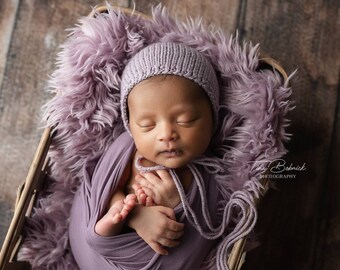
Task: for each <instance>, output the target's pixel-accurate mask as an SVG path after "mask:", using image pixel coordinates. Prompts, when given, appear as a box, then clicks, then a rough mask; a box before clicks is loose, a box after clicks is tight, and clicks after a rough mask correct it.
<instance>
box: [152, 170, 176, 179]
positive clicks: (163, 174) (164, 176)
mask: <svg viewBox="0 0 340 270" xmlns="http://www.w3.org/2000/svg"><path fill="white" fill-rule="evenodd" d="M156 173H157V175H158V176H159V177H160V178H161V179H162V180H163V181H173V180H172V177H171V174H170V173H169V171H168V170H157V171H156Z"/></svg>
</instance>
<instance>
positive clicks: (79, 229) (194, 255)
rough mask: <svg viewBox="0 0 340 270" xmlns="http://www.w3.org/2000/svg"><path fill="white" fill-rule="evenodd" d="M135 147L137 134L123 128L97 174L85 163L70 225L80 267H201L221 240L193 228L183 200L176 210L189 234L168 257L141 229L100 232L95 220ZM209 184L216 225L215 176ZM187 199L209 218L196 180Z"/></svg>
mask: <svg viewBox="0 0 340 270" xmlns="http://www.w3.org/2000/svg"><path fill="white" fill-rule="evenodd" d="M134 151H135V146H134V143H133V141H132V138H131V137H130V136H129V135H128V133H123V134H122V135H121V136H120V137H119V138H118V139H117V140H116V141H115V142H114V143H113V144H112V145H111V146H110V147H109V149H108V151H107V152H106V153H105V154H104V155H103V156H102V158H101V159H100V160H99V162H98V164H97V166H96V168H95V170H94V173H93V176H92V177H91V176H90V175H89V173H88V172H87V168H86V165H85V167H84V181H83V183H82V185H81V186H80V188H79V190H78V193H77V194H76V196H75V200H74V203H73V207H72V210H71V219H70V227H69V235H70V243H71V248H72V252H73V255H74V257H75V259H76V261H77V263H78V265H79V267H80V269H82V270H83V269H84V270H86V269H101V270H105V269H110V270H112V269H138V270H140V269H183V270H184V269H199V267H200V266H201V264H202V262H203V260H204V259H205V258H206V257H207V256H208V254H209V253H210V251H211V250H212V249H213V248H214V247H215V246H216V244H217V242H218V240H207V239H205V238H204V237H203V236H202V235H201V234H200V233H199V232H198V231H197V230H196V229H195V228H193V227H192V225H191V224H190V223H189V222H188V221H187V219H186V216H185V214H184V211H183V208H182V204H179V205H178V206H177V207H176V208H175V213H176V216H177V220H178V221H180V222H183V223H184V224H185V231H184V235H183V236H182V238H181V239H180V245H179V246H178V247H176V248H172V249H169V255H168V256H160V255H158V254H156V253H155V252H154V251H153V250H152V249H151V248H150V247H149V246H148V244H147V243H146V242H144V240H143V239H141V238H140V237H139V235H138V234H137V233H135V232H129V233H124V234H120V235H116V236H111V237H103V236H100V235H98V234H96V233H95V231H94V227H95V224H96V222H97V220H98V219H99V218H100V217H101V216H102V215H103V213H104V211H106V207H107V204H108V202H109V200H110V199H111V196H112V194H113V192H114V190H115V188H116V187H117V184H118V182H119V179H120V178H121V176H122V174H123V171H124V169H125V167H126V165H127V164H128V163H129V162H130V161H131V155H133V153H134ZM203 174H204V176H205V177H207V176H206V174H205V173H203ZM205 189H206V192H207V197H209V200H208V209H209V213H210V215H211V216H212V217H214V221H213V223H214V224H215V223H216V222H217V221H216V220H217V215H216V205H217V200H218V191H217V187H216V184H215V183H214V181H206V185H205ZM186 199H187V200H188V202H189V204H190V206H191V207H192V209H193V210H194V211H195V212H196V215H197V217H198V219H199V220H202V219H204V217H203V215H202V212H201V211H200V209H201V207H202V205H201V199H200V197H199V196H198V188H197V185H196V183H195V181H193V184H192V186H191V188H190V191H189V192H188V194H186Z"/></svg>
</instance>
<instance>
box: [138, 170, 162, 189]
mask: <svg viewBox="0 0 340 270" xmlns="http://www.w3.org/2000/svg"><path fill="white" fill-rule="evenodd" d="M142 176H143V177H144V179H145V180H147V182H148V183H149V184H151V185H153V186H157V185H158V184H159V183H160V182H161V181H162V180H161V179H160V178H159V177H158V175H155V174H153V173H151V172H149V173H143V174H142ZM138 183H139V182H138Z"/></svg>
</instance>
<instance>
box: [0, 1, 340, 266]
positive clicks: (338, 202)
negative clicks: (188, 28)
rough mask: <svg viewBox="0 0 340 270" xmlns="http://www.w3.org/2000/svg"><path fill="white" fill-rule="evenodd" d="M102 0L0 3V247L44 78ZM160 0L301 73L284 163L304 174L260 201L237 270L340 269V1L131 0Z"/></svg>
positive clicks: (27, 156)
mask: <svg viewBox="0 0 340 270" xmlns="http://www.w3.org/2000/svg"><path fill="white" fill-rule="evenodd" d="M110 2H111V3H112V4H118V5H122V6H130V7H132V6H133V5H132V1H128V0H126V1H124V0H122V1H110ZM102 3H103V2H98V1H94V0H86V1H85V0H82V1H77V0H66V1H58V0H21V1H19V0H12V1H7V0H3V1H0V140H1V143H0V156H1V161H0V243H1V242H2V240H3V237H4V233H5V231H6V230H7V227H8V224H9V220H10V218H11V215H12V208H13V204H14V200H15V196H16V188H17V187H18V185H19V184H20V183H22V182H23V181H24V179H25V176H26V173H27V171H28V168H29V165H30V163H31V160H32V157H33V154H34V151H35V149H36V146H37V144H38V141H39V138H40V136H41V133H42V130H41V129H39V126H40V122H39V118H40V107H41V105H42V104H44V103H45V102H46V101H47V100H48V99H49V98H50V96H49V95H48V94H47V93H46V91H45V89H46V80H47V79H48V74H50V73H51V72H52V70H53V68H54V59H55V57H56V54H57V52H58V44H60V43H61V42H62V41H63V40H64V39H65V37H66V35H67V32H65V31H64V29H65V28H68V27H71V26H73V25H74V24H75V23H76V22H77V20H78V18H79V17H80V16H83V15H87V14H88V13H89V11H90V7H91V6H95V5H96V4H102ZM158 3H162V4H163V5H165V6H166V7H168V9H169V11H170V12H171V13H172V14H177V16H178V17H179V18H180V19H185V18H186V17H187V16H192V17H196V16H202V17H203V18H204V21H205V23H207V24H208V23H213V24H215V25H217V26H218V27H221V28H222V29H223V31H224V32H225V33H226V34H232V33H235V31H236V30H238V32H239V36H240V38H241V39H245V40H248V41H249V40H251V41H253V43H260V44H261V50H262V51H263V52H265V53H266V54H268V55H270V56H272V57H273V58H275V59H276V60H278V61H279V62H281V63H282V65H283V66H284V67H285V69H286V70H287V72H288V73H291V72H292V71H293V70H295V69H298V73H297V75H296V76H295V78H294V80H293V81H292V86H293V90H294V93H293V99H294V100H295V105H296V109H295V110H294V111H293V112H292V113H291V114H290V119H291V120H292V124H291V127H290V132H291V133H293V138H292V140H291V142H290V143H289V145H288V148H289V150H290V153H289V154H288V155H287V156H286V157H285V160H286V162H287V164H290V163H292V164H294V165H302V164H305V166H306V168H307V169H306V170H305V171H301V172H299V173H297V175H296V178H295V179H290V180H276V182H275V183H276V185H277V190H271V191H270V192H269V193H268V194H267V195H266V196H265V198H264V199H263V201H262V203H261V206H260V210H259V212H260V218H259V222H258V224H257V227H256V233H257V235H258V238H259V241H260V242H261V245H260V246H259V247H257V248H256V249H254V250H253V251H251V252H249V253H248V254H247V258H246V263H245V265H244V267H243V268H242V269H257V270H261V269H276V270H280V269H282V270H283V269H285V270H286V269H290V270H294V269H296V270H297V269H299V270H301V269H302V270H304V269H306V270H307V269H308V270H310V269H325V270H326V269H327V270H333V269H334V270H335V269H340V258H339V254H340V199H339V196H338V194H339V193H340V181H339V178H340V166H339V165H340V164H339V162H340V133H339V129H340V112H339V99H340V98H339V91H340V88H339V66H340V55H339V51H340V50H339V49H340V48H339V45H340V40H339V37H340V17H339V14H340V2H339V1H337V0H323V1H322V0H314V1H308V0H303V1H279V0H272V1H263V0H254V1H247V0H240V1H236V0H224V1H222V0H220V1H218V0H209V1H208V0H203V1H194V0H183V1H174V0H172V1H170V0H164V1H156V0H138V1H136V9H137V10H139V11H142V12H145V13H147V14H150V13H151V12H150V8H151V6H152V5H156V4H158Z"/></svg>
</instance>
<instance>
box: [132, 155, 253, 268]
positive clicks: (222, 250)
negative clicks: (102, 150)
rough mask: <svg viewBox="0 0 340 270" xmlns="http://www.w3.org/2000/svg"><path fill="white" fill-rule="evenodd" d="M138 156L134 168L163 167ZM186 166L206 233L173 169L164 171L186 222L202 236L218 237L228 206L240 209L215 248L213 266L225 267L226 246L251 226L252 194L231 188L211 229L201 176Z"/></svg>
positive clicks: (149, 169)
mask: <svg viewBox="0 0 340 270" xmlns="http://www.w3.org/2000/svg"><path fill="white" fill-rule="evenodd" d="M142 159H143V158H142V157H140V158H138V159H137V160H136V163H135V166H136V168H137V169H138V170H140V171H142V172H150V171H154V170H163V169H167V168H166V167H164V166H161V165H156V166H153V167H143V166H142V165H141V164H140V162H141V160H142ZM188 167H189V169H190V170H191V172H192V174H193V176H194V180H195V182H196V184H197V187H198V190H199V194H200V198H201V202H202V213H203V217H204V221H205V223H206V225H207V227H208V228H209V230H210V231H209V232H206V231H204V229H203V228H202V225H201V224H200V223H199V221H198V218H197V216H196V214H195V213H194V211H193V209H192V208H191V207H190V204H189V202H188V200H187V197H186V196H185V191H184V189H183V186H182V184H181V182H180V180H179V178H178V176H177V174H176V173H175V171H174V170H173V169H168V170H169V172H170V175H171V176H172V179H173V180H174V182H175V185H176V188H177V190H178V192H179V195H180V198H181V202H182V205H183V210H184V213H185V215H186V217H187V219H188V221H189V222H190V224H191V225H192V226H193V227H194V228H195V229H196V230H197V231H198V232H199V233H200V234H201V235H202V236H203V237H204V238H206V239H209V240H214V239H217V238H219V237H220V236H222V234H223V233H224V232H225V230H226V227H227V225H228V223H229V222H230V217H231V210H232V208H233V207H237V206H238V207H239V208H240V210H241V212H240V216H241V218H240V220H239V222H238V223H237V225H236V226H235V228H234V230H233V231H232V232H231V233H229V234H228V235H227V236H226V237H225V238H224V239H223V240H222V241H221V243H220V245H219V247H218V249H217V254H216V263H217V269H219V270H224V269H229V267H228V264H227V257H226V256H225V255H226V254H227V251H228V249H229V248H230V247H231V246H232V245H233V244H234V243H235V242H237V240H239V239H240V238H242V237H244V236H246V235H247V234H249V232H250V231H251V230H252V229H253V228H254V226H255V224H256V221H257V212H256V208H255V203H254V199H253V196H252V194H251V193H250V192H249V191H248V190H241V191H240V190H239V191H235V192H234V193H233V194H232V195H231V197H230V200H229V201H228V203H227V204H226V205H225V208H224V211H223V218H222V223H221V224H220V225H219V226H218V227H216V228H215V227H214V226H213V224H212V222H211V218H210V214H209V211H208V206H207V198H206V196H205V194H206V190H205V187H204V182H203V179H202V176H201V174H200V173H199V171H198V170H197V168H196V167H195V166H194V165H193V164H188Z"/></svg>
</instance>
